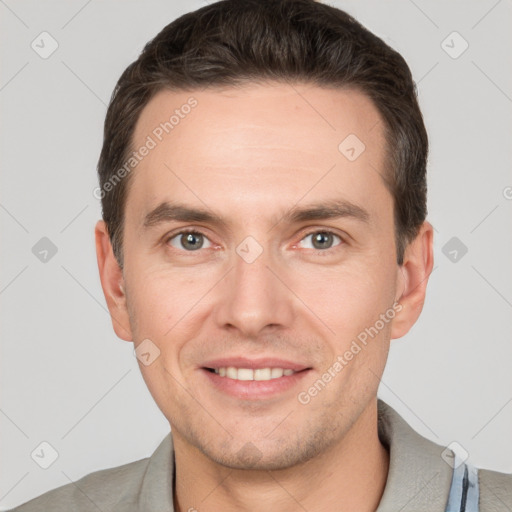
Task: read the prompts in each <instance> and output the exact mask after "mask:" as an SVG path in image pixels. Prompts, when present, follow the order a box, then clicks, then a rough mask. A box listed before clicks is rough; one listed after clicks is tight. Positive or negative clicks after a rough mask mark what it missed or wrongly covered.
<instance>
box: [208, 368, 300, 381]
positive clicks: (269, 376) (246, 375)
mask: <svg viewBox="0 0 512 512" xmlns="http://www.w3.org/2000/svg"><path fill="white" fill-rule="evenodd" d="M210 371H213V372H214V373H216V374H217V375H219V376H220V377H226V378H228V379H233V380H273V379H280V378H281V377H283V376H285V377H288V376H290V375H293V374H294V373H296V372H295V371H294V370H291V369H289V368H286V369H285V368H254V369H253V368H235V367H234V366H221V367H220V368H211V369H210Z"/></svg>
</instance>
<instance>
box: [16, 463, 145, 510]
mask: <svg viewBox="0 0 512 512" xmlns="http://www.w3.org/2000/svg"><path fill="white" fill-rule="evenodd" d="M149 460H150V459H149V457H148V458H145V459H141V460H138V461H135V462H130V463H129V464H124V465H122V466H117V467H114V468H109V469H103V470H101V471H95V472H94V473H90V474H88V475H86V476H84V477H82V478H81V479H80V480H77V481H76V482H72V483H69V484H66V485H63V486H62V487H58V488H56V489H52V490H51V491H48V492H46V493H44V494H42V495H41V496H38V497H37V498H34V499H32V500H30V501H28V502H26V503H24V504H23V505H20V506H18V507H16V508H14V509H12V511H11V512H41V511H43V510H51V511H52V512H61V511H62V512H64V511H66V512H68V511H70V510H73V511H75V512H82V511H83V512H85V511H90V510H95V511H96V510H102V511H104V512H107V511H110V510H116V511H118V510H119V511H121V510H129V509H130V504H132V505H133V504H136V502H137V495H138V491H139V489H140V486H141V484H142V481H143V478H144V474H145V471H146V469H147V466H148V462H149Z"/></svg>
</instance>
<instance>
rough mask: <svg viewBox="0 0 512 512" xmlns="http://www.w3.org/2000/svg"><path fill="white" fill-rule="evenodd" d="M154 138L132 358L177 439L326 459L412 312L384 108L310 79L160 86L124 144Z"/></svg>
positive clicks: (264, 457) (135, 188)
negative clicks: (387, 180) (387, 172)
mask: <svg viewBox="0 0 512 512" xmlns="http://www.w3.org/2000/svg"><path fill="white" fill-rule="evenodd" d="M190 98H194V100H193V102H195V101H196V102H197V104H195V106H194V107H193V108H190V109H188V108H185V109H181V110H180V112H182V116H180V120H179V122H178V123H176V124H175V125H174V126H173V128H172V130H169V133H166V132H165V131H163V133H160V132H161V131H162V130H161V129H160V131H159V130H158V127H161V125H160V123H164V122H165V121H168V120H169V117H170V115H172V114H173V112H174V111H175V110H176V109H178V110H179V109H180V108H181V107H182V106H183V105H185V104H187V103H188V104H191V103H192V102H191V100H190ZM185 111H186V112H188V113H187V114H186V115H185V114H184V113H183V112H185ZM155 129H156V132H155ZM155 133H157V134H159V135H160V138H161V140H159V137H157V136H156V135H155ZM148 136H150V137H151V138H152V139H153V140H154V142H155V143H156V144H155V147H153V148H152V149H151V150H150V151H149V152H148V154H147V155H146V156H145V157H144V158H143V159H142V161H141V162H140V163H139V164H138V165H137V167H136V170H135V171H133V172H134V173H133V176H132V181H131V183H130V188H129V192H128V196H127V203H126V209H125V227H124V269H123V274H122V279H121V286H122V287H123V296H124V297H125V299H126V302H125V303H123V301H122V300H120V301H119V303H121V306H120V309H119V310H118V311H117V312H116V314H117V315H118V317H122V316H123V315H124V312H123V311H124V310H126V319H127V324H129V327H126V329H125V330H121V329H120V328H118V329H116V330H117V332H118V334H119V335H120V336H121V337H124V338H125V339H128V340H133V341H134V343H135V346H136V348H137V347H142V348H143V350H144V352H149V353H150V354H151V355H150V356H147V360H148V362H150V364H147V365H146V364H142V363H139V364H140V367H141V371H142V374H143V376H144V379H145V382H146V383H147V386H148V388H149V390H150V392H151V393H152V395H153V397H154V399H155V401H156V403H157V404H158V405H159V407H160V409H161V410H162V412H163V413H164V415H165V416H166V418H167V419H168V421H169V422H170V424H171V428H172V430H173V435H174V437H175V442H177V443H178V444H179V445H180V446H186V447H188V448H189V449H190V450H195V451H196V452H197V453H201V454H202V456H206V457H208V458H209V459H210V460H213V461H215V462H218V463H220V464H223V465H225V466H228V467H232V468H260V469H263V468H265V469H277V468H285V467H290V466H293V465H295V464H298V463H300V462H303V461H306V460H309V459H311V458H312V457H314V456H316V455H319V454H321V453H322V452H324V451H325V450H327V449H328V448H330V447H332V446H333V445H335V444H336V443H339V442H340V440H341V439H342V438H343V436H344V435H345V434H346V433H347V432H348V430H349V429H350V428H351V426H352V425H353V424H354V422H355V421H356V420H357V419H358V418H359V417H360V415H361V414H362V412H363V411H364V410H365V408H366V407H367V406H368V404H369V403H370V401H371V400H372V399H374V398H375V396H376V393H377V388H378V384H379V377H380V376H381V375H382V372H383V369H384V366H385V362H386V358H387V353H388V348H389V341H390V338H391V337H393V336H394V334H395V333H394V332H393V328H394V327H393V326H394V325H396V323H397V322H398V321H399V318H400V315H402V314H405V313H401V312H399V310H400V309H401V306H397V304H396V303H395V301H397V299H399V298H400V296H401V293H402V292H403V289H404V286H405V280H404V278H403V272H402V270H403V269H401V268H399V267H398V266H397V263H396V248H395V232H394V220H393V199H392V196H391V194H390V192H389V191H388V189H387V188H386V186H385V184H384V181H383V179H382V176H381V175H383V174H384V168H385V140H384V136H383V125H382V123H381V120H380V117H379V114H378V112H377V110H376V108H375V107H374V106H373V104H372V103H371V101H370V100H369V99H368V98H367V97H366V96H364V95H363V94H362V93H360V92H357V91H353V90H328V89H321V88H318V87H314V86H311V85H310V86H306V85H300V86H299V85H297V86H294V87H293V88H292V87H290V86H289V85H282V84H267V85H255V84H252V85H246V86H244V87H241V88H227V89H222V90H221V89H211V90H208V91H207V90H204V91H193V92H179V93H177V92H168V91H165V92H161V93H159V94H158V95H156V96H155V97H154V98H153V99H152V101H151V102H150V103H149V104H148V105H147V106H146V108H145V109H144V110H143V112H142V115H141V117H140V119H139V121H138V124H137V127H136V132H135V135H134V147H136V148H138V147H140V146H142V145H144V144H145V143H146V142H147V141H148ZM347 137H348V139H347ZM345 139H346V141H345ZM343 141H345V142H343ZM340 144H341V145H340ZM363 144H364V146H363ZM363 149H364V150H363ZM361 150H363V151H361ZM118 305H119V304H118ZM111 311H112V308H111ZM121 323H122V322H121ZM115 325H116V324H115ZM364 333H366V340H365V343H363V341H362V340H363V339H365V336H364ZM370 333H371V334H370ZM144 340H146V341H144ZM148 340H149V341H148ZM143 342H144V343H145V345H141V343H143ZM354 343H355V345H354ZM356 346H357V347H359V350H358V349H357V348H355V347H356ZM350 354H352V355H351V356H350ZM153 359H154V360H153ZM336 363H338V364H336ZM340 367H341V368H340Z"/></svg>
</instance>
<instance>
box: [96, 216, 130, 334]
mask: <svg viewBox="0 0 512 512" xmlns="http://www.w3.org/2000/svg"><path fill="white" fill-rule="evenodd" d="M94 235H95V239H96V257H97V261H98V270H99V274H100V280H101V287H102V289H103V294H104V296H105V300H106V302H107V307H108V310H109V312H110V317H111V319H112V326H113V328H114V331H115V333H116V334H117V336H118V337H119V338H121V339H122V340H125V341H132V333H131V329H130V322H129V315H128V308H127V305H126V294H125V287H124V277H123V272H122V270H121V268H120V266H119V263H118V261H117V259H116V257H115V256H114V252H113V250H112V244H111V242H110V237H109V234H108V229H107V226H106V224H105V222H104V221H102V220H100V221H98V222H97V223H96V228H95V230H94Z"/></svg>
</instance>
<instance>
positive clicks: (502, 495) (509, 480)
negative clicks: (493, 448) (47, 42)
mask: <svg viewBox="0 0 512 512" xmlns="http://www.w3.org/2000/svg"><path fill="white" fill-rule="evenodd" d="M478 475H479V478H478V484H479V485H478V487H479V491H480V512H501V511H503V510H511V511H512V473H498V472H497V471H490V470H488V469H479V470H478Z"/></svg>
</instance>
